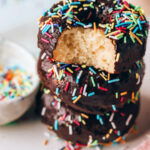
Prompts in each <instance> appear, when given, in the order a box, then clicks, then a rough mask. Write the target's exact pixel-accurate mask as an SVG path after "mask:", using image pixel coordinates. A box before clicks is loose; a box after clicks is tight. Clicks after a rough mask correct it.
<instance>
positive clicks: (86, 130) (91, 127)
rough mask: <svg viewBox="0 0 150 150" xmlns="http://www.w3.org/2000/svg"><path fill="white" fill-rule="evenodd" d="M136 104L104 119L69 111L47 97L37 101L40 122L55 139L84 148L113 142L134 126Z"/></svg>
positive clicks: (69, 109)
mask: <svg viewBox="0 0 150 150" xmlns="http://www.w3.org/2000/svg"><path fill="white" fill-rule="evenodd" d="M139 103H140V102H139V100H137V101H136V102H135V103H132V102H131V101H130V102H129V103H126V104H125V106H124V107H123V108H120V109H117V110H116V111H112V112H108V113H106V114H104V115H102V116H101V115H99V114H96V115H90V114H85V113H82V112H80V111H76V110H74V109H72V108H70V107H69V106H68V105H66V104H65V103H62V102H60V101H58V100H55V98H54V96H52V95H51V94H46V93H45V94H43V95H42V98H41V107H42V111H41V116H42V120H43V122H44V123H45V124H46V125H48V126H49V128H51V129H52V130H53V131H54V132H55V133H56V134H57V135H58V136H59V137H61V138H63V139H65V140H66V141H71V142H73V143H79V144H85V145H87V146H90V145H91V146H92V143H94V145H99V144H101V143H108V142H111V141H113V142H117V141H118V140H119V139H122V138H123V137H122V136H123V135H124V134H126V133H128V131H129V129H130V128H131V127H132V126H133V124H134V123H135V119H136V117H137V114H138V112H139V105H140V104H139Z"/></svg>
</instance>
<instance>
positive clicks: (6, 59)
mask: <svg viewBox="0 0 150 150" xmlns="http://www.w3.org/2000/svg"><path fill="white" fill-rule="evenodd" d="M0 64H2V65H3V66H10V65H11V66H12V65H19V66H21V67H23V68H24V69H25V70H26V71H28V72H29V73H31V74H32V75H33V86H32V88H31V90H30V92H29V93H28V94H27V95H25V96H24V99H23V100H21V98H20V97H19V98H16V99H14V100H4V101H0V125H4V124H7V123H9V122H12V121H15V120H17V119H18V118H20V117H21V116H22V115H23V114H24V113H25V112H26V111H27V110H28V109H29V108H30V106H31V105H32V104H33V102H34V100H35V96H36V94H37V91H38V88H39V78H38V75H37V72H36V70H37V69H36V68H37V67H36V59H35V58H34V57H33V56H32V55H31V54H30V53H29V52H28V51H27V50H26V49H24V48H23V47H21V46H19V45H17V44H15V43H13V42H10V41H7V40H4V39H0Z"/></svg>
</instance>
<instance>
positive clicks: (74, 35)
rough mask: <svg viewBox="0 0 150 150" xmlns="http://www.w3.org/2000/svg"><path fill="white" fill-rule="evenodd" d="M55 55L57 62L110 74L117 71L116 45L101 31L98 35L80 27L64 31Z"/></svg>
mask: <svg viewBox="0 0 150 150" xmlns="http://www.w3.org/2000/svg"><path fill="white" fill-rule="evenodd" d="M53 54H54V59H55V60H56V61H60V62H65V63H71V64H81V65H82V64H86V65H87V66H93V67H95V68H97V69H102V70H105V71H107V72H109V73H114V70H115V58H116V51H115V43H114V42H113V40H111V39H109V38H106V37H105V33H104V31H103V30H101V29H97V31H96V33H95V31H94V30H93V29H84V28H80V27H76V28H72V29H71V30H66V31H64V32H63V33H62V35H61V36H60V38H59V40H58V43H57V46H56V49H55V50H54V53H53Z"/></svg>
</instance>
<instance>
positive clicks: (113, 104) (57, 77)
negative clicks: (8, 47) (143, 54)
mask: <svg viewBox="0 0 150 150" xmlns="http://www.w3.org/2000/svg"><path fill="white" fill-rule="evenodd" d="M40 56H41V57H40V59H39V61H38V73H39V77H40V79H41V81H42V83H43V84H44V86H45V87H46V88H48V89H50V91H51V93H52V94H54V95H55V98H58V99H61V100H62V101H63V102H65V103H66V104H68V105H70V106H71V107H72V108H74V109H76V110H78V111H82V112H85V113H89V114H97V113H101V114H103V113H106V112H107V111H112V110H114V111H115V110H116V109H117V108H118V107H122V106H123V105H124V104H125V103H126V101H127V100H129V99H131V100H132V101H136V100H137V98H138V94H139V93H138V90H139V88H140V86H141V84H142V80H143V76H144V70H145V65H144V62H143V60H141V61H137V62H136V63H134V64H133V65H132V68H131V69H130V70H129V71H127V72H122V73H120V74H109V73H107V72H104V71H102V70H98V69H95V68H93V67H88V66H85V65H82V66H81V65H72V64H64V63H59V62H55V61H53V60H52V59H50V58H49V57H48V56H45V57H44V58H43V53H41V55H40ZM62 57H63V56H62Z"/></svg>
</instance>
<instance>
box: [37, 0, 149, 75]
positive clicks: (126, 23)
mask: <svg viewBox="0 0 150 150" xmlns="http://www.w3.org/2000/svg"><path fill="white" fill-rule="evenodd" d="M148 27H149V23H148V21H147V20H146V18H145V16H144V12H143V10H142V9H141V7H140V6H134V5H132V4H130V3H128V2H127V1H123V0H64V1H60V2H58V3H57V4H55V5H53V6H52V8H50V9H49V10H48V11H46V12H44V13H43V15H42V16H41V17H40V19H39V33H38V47H39V48H40V49H41V50H42V51H44V52H45V53H44V54H43V55H46V54H47V55H48V56H49V57H50V58H53V59H54V60H55V61H59V62H63V63H69V64H80V65H82V64H85V65H87V66H93V67H95V68H97V69H101V70H104V71H106V72H108V73H112V74H114V73H120V72H124V71H127V70H128V69H130V68H131V66H132V64H133V63H135V62H136V61H137V60H140V59H141V58H142V57H143V56H144V54H145V50H146V41H147V35H148Z"/></svg>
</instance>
